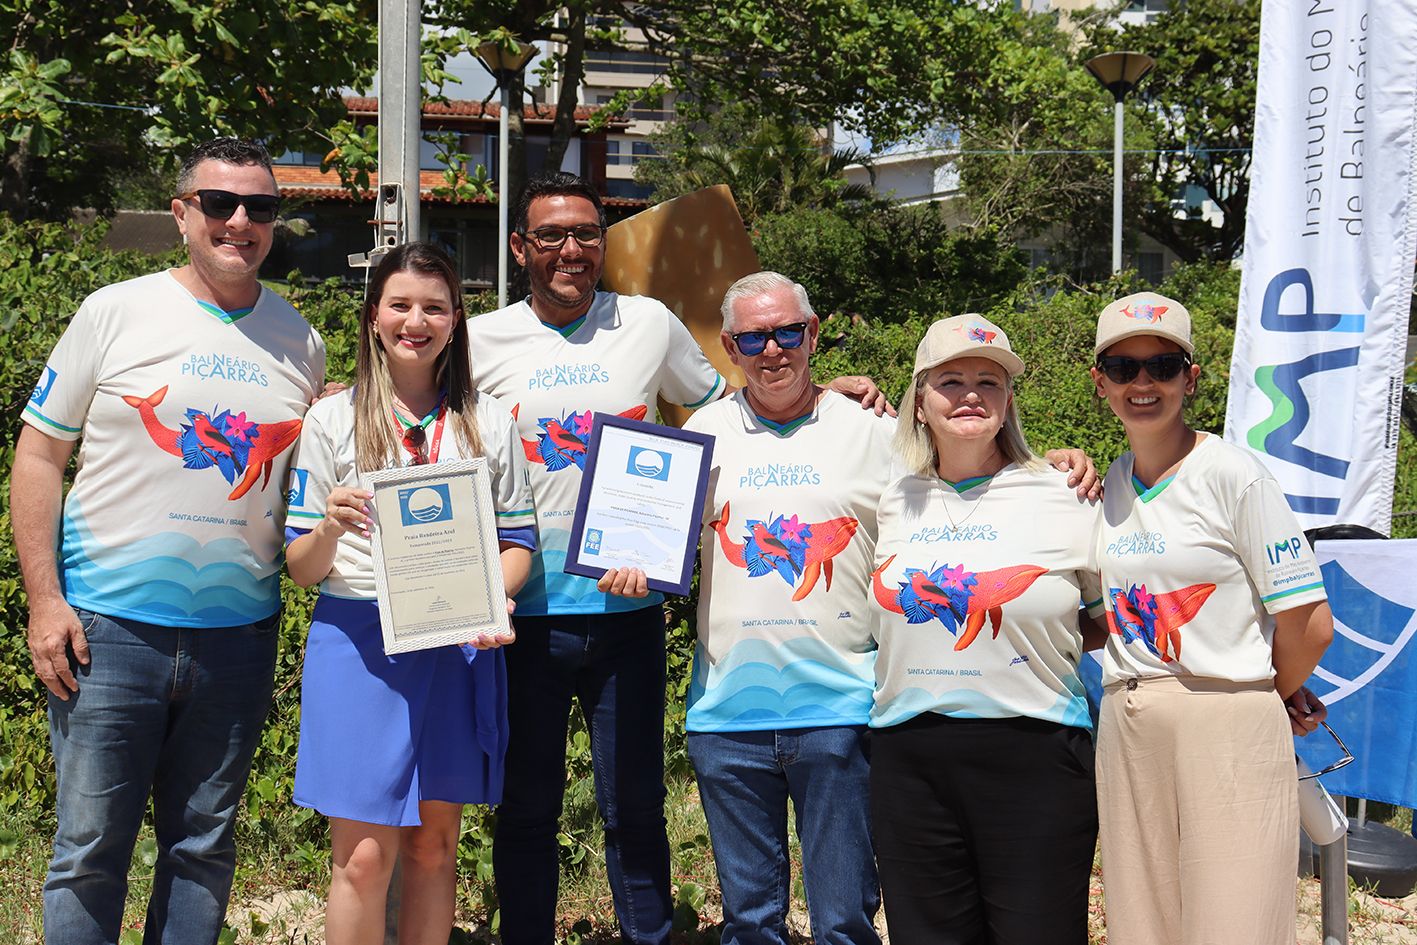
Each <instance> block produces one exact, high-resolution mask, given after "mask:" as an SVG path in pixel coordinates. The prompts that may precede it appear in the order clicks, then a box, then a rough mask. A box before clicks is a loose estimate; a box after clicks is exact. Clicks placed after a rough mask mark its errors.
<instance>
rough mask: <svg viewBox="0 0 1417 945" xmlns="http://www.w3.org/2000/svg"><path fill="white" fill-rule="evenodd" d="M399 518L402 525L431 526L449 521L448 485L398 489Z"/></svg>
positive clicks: (450, 502)
mask: <svg viewBox="0 0 1417 945" xmlns="http://www.w3.org/2000/svg"><path fill="white" fill-rule="evenodd" d="M399 517H400V518H402V520H403V523H404V525H431V524H433V523H434V522H447V521H451V520H452V517H453V502H452V499H450V498H449V497H448V484H447V483H439V484H437V485H432V486H415V487H414V488H412V489H400V490H399Z"/></svg>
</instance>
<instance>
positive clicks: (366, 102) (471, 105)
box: [344, 95, 629, 127]
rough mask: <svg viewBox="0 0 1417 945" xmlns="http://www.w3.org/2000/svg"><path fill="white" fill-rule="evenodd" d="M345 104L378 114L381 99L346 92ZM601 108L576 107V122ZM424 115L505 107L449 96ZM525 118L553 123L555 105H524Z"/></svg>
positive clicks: (482, 113) (477, 114) (488, 117)
mask: <svg viewBox="0 0 1417 945" xmlns="http://www.w3.org/2000/svg"><path fill="white" fill-rule="evenodd" d="M344 104H345V107H346V108H348V109H349V113H350V114H351V115H370V116H376V115H378V114H379V99H378V98H376V97H373V96H361V95H347V96H345V99H344ZM599 110H600V109H599V108H598V107H595V106H590V105H578V106H576V112H575V118H576V122H577V123H580V124H584V123H586V122H588V121H590V118H591V116H592V115H594V114H595V113H596V112H597V111H599ZM423 115H424V117H426V118H477V119H482V120H484V121H498V120H500V119H501V117H502V106H501V105H500V104H499V103H497V102H486V103H483V102H476V101H471V100H469V99H449V100H448V101H446V102H424V103H423ZM522 120H523V121H528V122H532V123H534V124H550V123H551V122H553V121H555V120H556V108H555V106H554V105H525V106H523V107H522ZM610 124H611V125H612V126H614V127H623V126H625V125H628V124H629V121H628V120H627V119H625V118H612V119H611V120H610Z"/></svg>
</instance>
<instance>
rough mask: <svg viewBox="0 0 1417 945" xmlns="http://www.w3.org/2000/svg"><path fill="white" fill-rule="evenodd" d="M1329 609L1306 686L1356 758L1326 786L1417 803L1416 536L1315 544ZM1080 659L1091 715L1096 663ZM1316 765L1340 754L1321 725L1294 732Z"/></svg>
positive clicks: (1098, 687) (1098, 673)
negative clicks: (1329, 620)
mask: <svg viewBox="0 0 1417 945" xmlns="http://www.w3.org/2000/svg"><path fill="white" fill-rule="evenodd" d="M1316 553H1317V555H1318V560H1319V563H1320V567H1321V570H1322V571H1323V576H1324V587H1325V589H1327V591H1328V600H1329V607H1330V608H1331V609H1332V610H1333V620H1334V633H1333V643H1332V645H1330V646H1329V648H1328V651H1327V652H1326V653H1324V656H1323V660H1322V661H1321V662H1320V663H1319V667H1318V669H1317V670H1315V671H1314V675H1313V676H1312V677H1311V678H1310V679H1309V682H1308V686H1309V688H1310V689H1311V690H1312V691H1313V693H1314V695H1316V696H1318V697H1319V698H1320V699H1322V700H1323V701H1324V704H1325V705H1327V706H1328V723H1329V725H1331V726H1333V729H1334V730H1335V731H1336V732H1338V734H1339V735H1340V736H1342V738H1343V740H1344V742H1346V743H1347V745H1348V748H1349V749H1350V750H1351V751H1352V752H1353V756H1354V761H1353V763H1352V764H1351V765H1348V766H1347V767H1345V768H1340V769H1339V770H1337V771H1334V772H1331V773H1329V774H1326V775H1324V776H1323V783H1324V787H1326V788H1328V790H1329V793H1331V794H1339V795H1344V796H1346V797H1366V798H1368V799H1369V800H1374V801H1382V802H1383V803H1387V804H1396V805H1398V806H1401V807H1414V806H1417V644H1414V643H1413V640H1412V638H1413V637H1414V636H1417V540H1411V541H1332V542H1320V543H1319V546H1318V548H1317V549H1316ZM1096 655H1097V654H1095V653H1089V654H1087V655H1086V656H1085V657H1084V658H1083V660H1082V661H1081V665H1080V666H1079V667H1078V669H1079V674H1080V675H1081V676H1082V679H1083V684H1084V685H1085V686H1086V688H1087V698H1088V703H1089V705H1090V707H1091V708H1092V710H1093V720H1094V722H1095V721H1096V707H1097V703H1098V702H1099V701H1100V700H1101V697H1102V668H1101V666H1100V665H1099V664H1098V663H1097V661H1096V659H1095V658H1094V657H1095V656H1096ZM1294 744H1295V746H1296V750H1297V751H1298V753H1299V755H1300V756H1301V757H1303V759H1304V761H1305V762H1306V763H1307V764H1308V765H1309V767H1310V768H1312V769H1313V770H1315V771H1320V770H1322V769H1323V768H1324V767H1326V766H1328V765H1330V764H1332V763H1333V762H1335V761H1337V760H1338V758H1339V751H1338V746H1337V745H1335V744H1334V743H1333V739H1331V738H1329V737H1328V736H1327V735H1325V734H1324V733H1323V731H1322V730H1320V731H1318V732H1316V733H1314V734H1313V735H1310V736H1309V737H1308V738H1296V739H1295V740H1294Z"/></svg>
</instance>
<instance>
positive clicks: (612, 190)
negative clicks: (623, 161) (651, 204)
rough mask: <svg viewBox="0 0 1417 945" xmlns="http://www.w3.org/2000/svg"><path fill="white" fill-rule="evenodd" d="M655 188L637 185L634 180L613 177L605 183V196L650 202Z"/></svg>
mask: <svg viewBox="0 0 1417 945" xmlns="http://www.w3.org/2000/svg"><path fill="white" fill-rule="evenodd" d="M652 190H653V188H650V187H646V186H644V185H643V184H637V183H635V182H634V181H633V180H628V179H626V178H621V177H611V178H609V179H608V180H606V182H605V196H607V197H629V198H632V199H635V200H648V199H649V195H650V193H651V192H652Z"/></svg>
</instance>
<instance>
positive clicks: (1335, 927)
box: [1319, 834, 1348, 945]
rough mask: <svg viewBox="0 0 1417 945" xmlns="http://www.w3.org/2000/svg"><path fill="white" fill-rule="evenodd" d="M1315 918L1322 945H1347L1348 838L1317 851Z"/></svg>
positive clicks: (1340, 839)
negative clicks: (1317, 905) (1319, 922)
mask: <svg viewBox="0 0 1417 945" xmlns="http://www.w3.org/2000/svg"><path fill="white" fill-rule="evenodd" d="M1319 918H1320V921H1321V923H1322V931H1323V943H1324V945H1348V835H1347V834H1344V835H1343V836H1341V837H1339V838H1338V839H1337V840H1335V841H1333V842H1332V843H1330V844H1326V845H1325V846H1321V847H1319Z"/></svg>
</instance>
